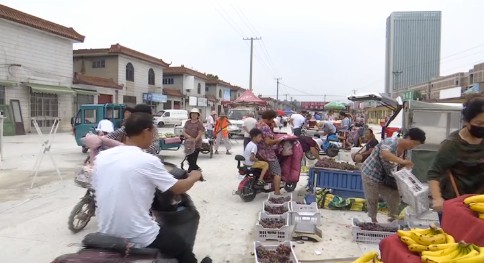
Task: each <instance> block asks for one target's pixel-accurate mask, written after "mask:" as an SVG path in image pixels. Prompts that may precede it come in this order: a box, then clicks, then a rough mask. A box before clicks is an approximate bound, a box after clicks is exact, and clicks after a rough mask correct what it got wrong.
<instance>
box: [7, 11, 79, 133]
mask: <svg viewBox="0 0 484 263" xmlns="http://www.w3.org/2000/svg"><path fill="white" fill-rule="evenodd" d="M0 32H2V33H1V34H2V37H1V40H0V43H1V44H0V61H1V62H0V63H1V64H0V111H2V112H4V114H5V115H7V118H9V119H11V120H10V121H13V122H14V125H13V126H14V127H15V129H13V130H12V131H13V134H25V132H33V131H34V128H33V125H32V120H33V118H35V119H36V121H37V123H38V125H39V127H40V128H41V129H43V130H49V129H50V128H51V126H52V125H53V123H54V120H55V119H56V118H60V119H61V122H60V126H59V130H60V131H66V130H69V129H70V128H71V125H70V118H71V117H72V116H73V112H74V108H73V104H74V103H73V102H74V100H75V98H76V95H77V93H76V91H75V90H73V89H72V67H73V66H72V64H73V62H72V52H73V51H72V49H73V44H74V43H80V42H83V41H84V36H83V35H80V34H79V33H77V32H76V31H75V30H74V29H73V28H72V27H65V26H62V25H59V24H56V23H53V22H50V21H47V20H44V19H41V18H38V17H35V16H32V15H29V14H26V13H23V12H21V11H18V10H15V9H12V8H10V7H7V6H4V5H0ZM9 115H10V116H9ZM7 121H8V120H7Z"/></svg>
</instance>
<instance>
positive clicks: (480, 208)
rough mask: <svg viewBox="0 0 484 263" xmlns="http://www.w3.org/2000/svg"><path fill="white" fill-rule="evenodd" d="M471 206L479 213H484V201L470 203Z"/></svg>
mask: <svg viewBox="0 0 484 263" xmlns="http://www.w3.org/2000/svg"><path fill="white" fill-rule="evenodd" d="M469 208H470V209H471V210H472V211H474V212H477V213H484V203H470V204H469Z"/></svg>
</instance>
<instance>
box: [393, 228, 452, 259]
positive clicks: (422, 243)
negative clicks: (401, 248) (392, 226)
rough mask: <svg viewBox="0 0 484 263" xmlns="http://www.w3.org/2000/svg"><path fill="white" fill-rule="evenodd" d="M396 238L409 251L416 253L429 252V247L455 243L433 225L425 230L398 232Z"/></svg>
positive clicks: (414, 229) (450, 237) (416, 229)
mask: <svg viewBox="0 0 484 263" xmlns="http://www.w3.org/2000/svg"><path fill="white" fill-rule="evenodd" d="M398 236H399V237H400V240H401V241H402V242H403V243H405V244H407V246H408V249H409V250H410V251H412V252H418V253H421V252H423V251H427V250H429V245H436V244H452V243H455V240H454V238H453V237H452V236H451V235H449V234H447V233H445V232H444V231H443V230H442V228H439V227H437V226H436V225H435V224H431V225H430V227H429V228H427V229H420V228H413V229H411V230H407V231H405V230H398Z"/></svg>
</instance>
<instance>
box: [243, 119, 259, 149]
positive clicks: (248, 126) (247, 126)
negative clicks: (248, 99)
mask: <svg viewBox="0 0 484 263" xmlns="http://www.w3.org/2000/svg"><path fill="white" fill-rule="evenodd" d="M256 124H257V120H256V119H255V118H254V113H251V112H250V113H249V114H247V118H245V119H244V124H242V129H244V149H245V146H247V144H248V143H249V142H250V140H251V139H250V134H249V132H250V131H251V130H252V129H254V128H255V125H256Z"/></svg>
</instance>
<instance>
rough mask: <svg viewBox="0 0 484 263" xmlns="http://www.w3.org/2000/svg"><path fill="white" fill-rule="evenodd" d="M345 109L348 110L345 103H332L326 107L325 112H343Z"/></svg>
mask: <svg viewBox="0 0 484 263" xmlns="http://www.w3.org/2000/svg"><path fill="white" fill-rule="evenodd" d="M345 108H346V106H345V105H344V104H343V103H341V102H337V101H332V102H330V103H328V104H326V105H324V109H325V110H343V109H345Z"/></svg>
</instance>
